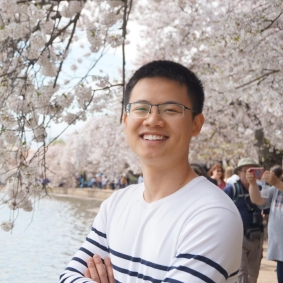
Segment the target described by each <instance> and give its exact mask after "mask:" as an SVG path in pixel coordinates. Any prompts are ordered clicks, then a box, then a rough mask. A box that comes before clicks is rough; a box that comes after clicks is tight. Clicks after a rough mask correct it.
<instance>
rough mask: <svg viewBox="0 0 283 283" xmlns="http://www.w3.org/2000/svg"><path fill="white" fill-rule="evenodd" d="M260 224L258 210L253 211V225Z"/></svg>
mask: <svg viewBox="0 0 283 283" xmlns="http://www.w3.org/2000/svg"><path fill="white" fill-rule="evenodd" d="M259 224H260V213H259V212H258V211H254V212H253V225H259Z"/></svg>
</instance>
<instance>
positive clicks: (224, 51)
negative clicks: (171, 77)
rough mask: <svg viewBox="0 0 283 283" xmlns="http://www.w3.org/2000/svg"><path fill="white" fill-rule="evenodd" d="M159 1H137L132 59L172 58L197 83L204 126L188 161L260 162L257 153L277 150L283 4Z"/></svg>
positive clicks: (281, 143)
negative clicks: (200, 84)
mask: <svg viewBox="0 0 283 283" xmlns="http://www.w3.org/2000/svg"><path fill="white" fill-rule="evenodd" d="M162 3H163V5H160V3H159V1H143V2H139V4H138V11H139V14H138V15H137V18H138V20H139V23H140V24H141V25H143V30H142V39H141V40H140V41H139V44H140V46H139V57H138V60H137V62H138V63H140V64H142V63H144V62H148V61H150V60H154V59H170V60H172V59H173V60H176V61H178V62H181V63H183V64H185V65H186V66H187V67H188V68H190V69H192V70H193V71H194V72H196V73H197V75H198V76H199V77H200V79H201V80H202V81H203V83H204V86H205V92H206V102H205V112H204V114H205V118H206V122H205V123H206V124H205V129H204V131H203V133H202V134H201V135H200V136H199V137H198V138H197V139H196V142H195V144H194V146H193V150H192V151H191V156H192V158H193V159H194V160H199V161H201V160H202V161H208V159H209V158H211V159H214V160H223V159H225V158H227V160H234V161H235V162H236V161H237V160H238V159H239V158H240V157H242V156H252V157H254V158H255V159H261V160H262V158H264V156H262V155H261V154H262V150H263V149H264V148H266V149H268V148H269V147H270V150H271V151H272V150H273V148H275V149H277V152H280V151H282V149H283V135H282V126H281V125H282V112H283V93H282V89H283V81H282V75H283V73H282V60H283V47H282V46H283V41H282V31H283V2H282V1H278V0H272V1H267V0H260V1H241V2H239V3H238V4H239V5H231V2H230V1H226V0H221V1H214V2H211V1H201V2H196V1H178V0H176V1H169V0H168V1H162ZM164 15H166V17H164ZM175 15H178V17H176V16H175ZM152 18H154V19H155V21H151V19H152ZM147 22H150V24H148V25H147V24H146V23H147ZM157 30H158V33H156V31H157ZM259 133H262V134H263V135H264V139H262V140H259V139H258V138H257V136H258V134H259ZM219 147H220V148H221V149H220V150H219Z"/></svg>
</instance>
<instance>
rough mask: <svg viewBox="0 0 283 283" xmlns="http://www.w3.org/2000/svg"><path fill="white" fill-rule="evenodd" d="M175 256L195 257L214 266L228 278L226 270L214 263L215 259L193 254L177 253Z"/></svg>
mask: <svg viewBox="0 0 283 283" xmlns="http://www.w3.org/2000/svg"><path fill="white" fill-rule="evenodd" d="M177 258H187V259H195V260H199V261H202V262H204V263H206V264H208V265H210V266H211V267H213V268H215V269H216V270H218V271H219V272H220V273H221V274H222V275H223V276H224V277H225V279H226V280H227V278H228V272H227V271H226V270H225V269H224V268H223V267H222V266H221V265H219V264H218V263H216V262H215V261H213V260H211V259H209V258H207V257H205V256H201V255H193V254H179V255H178V256H177Z"/></svg>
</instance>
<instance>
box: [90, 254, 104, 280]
mask: <svg viewBox="0 0 283 283" xmlns="http://www.w3.org/2000/svg"><path fill="white" fill-rule="evenodd" d="M87 266H88V269H89V272H90V276H91V277H90V278H91V279H92V280H94V281H95V282H97V283H101V281H100V278H99V275H98V272H97V270H96V266H95V263H94V261H93V258H89V259H88V260H87Z"/></svg>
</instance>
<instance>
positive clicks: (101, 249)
mask: <svg viewBox="0 0 283 283" xmlns="http://www.w3.org/2000/svg"><path fill="white" fill-rule="evenodd" d="M104 208H105V205H104V203H102V205H101V207H100V210H99V213H98V214H97V216H96V217H95V219H94V222H93V226H92V229H91V231H90V232H89V234H88V236H87V237H86V240H85V242H84V243H83V245H82V246H81V247H80V249H79V250H78V251H77V253H76V254H75V255H74V257H73V258H72V260H71V261H70V263H69V264H68V266H67V268H66V269H65V270H64V272H63V273H62V274H61V276H60V283H71V282H72V283H86V282H94V281H93V280H91V279H88V278H85V277H84V271H85V270H86V268H87V263H86V261H87V259H88V258H90V257H92V256H93V255H94V254H98V255H99V256H100V257H101V258H102V259H104V258H105V257H106V256H109V254H108V250H109V248H108V244H107V235H106V232H105V231H106V220H107V218H106V213H105V210H104Z"/></svg>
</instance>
